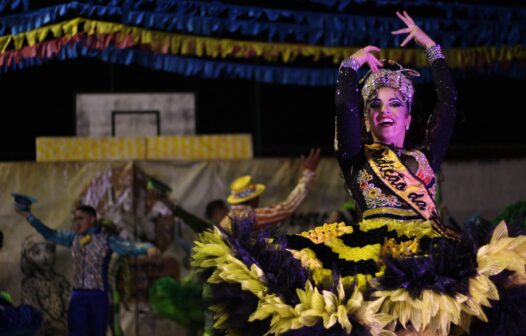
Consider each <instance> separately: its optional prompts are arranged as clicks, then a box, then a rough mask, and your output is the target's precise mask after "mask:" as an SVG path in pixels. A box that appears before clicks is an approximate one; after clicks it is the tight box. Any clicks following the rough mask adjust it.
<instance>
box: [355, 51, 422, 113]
mask: <svg viewBox="0 0 526 336" xmlns="http://www.w3.org/2000/svg"><path fill="white" fill-rule="evenodd" d="M385 63H386V64H388V65H390V66H392V67H395V68H397V69H395V70H390V69H385V68H382V69H380V70H378V71H377V72H371V71H369V72H368V73H367V74H366V75H365V76H364V77H363V78H362V79H361V80H360V83H363V82H365V84H364V85H363V87H362V97H363V100H364V101H367V99H369V97H370V96H371V94H373V92H375V91H376V90H378V89H379V88H381V87H390V88H393V89H396V90H398V91H399V92H400V93H401V94H402V95H403V96H404V98H405V99H406V101H407V102H408V103H409V105H411V103H412V102H413V95H414V93H415V89H414V87H413V82H412V81H411V79H410V77H418V76H420V73H418V72H417V71H415V70H413V69H407V68H404V67H402V66H401V65H400V64H398V63H397V62H395V61H392V60H387V61H385Z"/></svg>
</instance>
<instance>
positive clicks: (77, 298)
mask: <svg viewBox="0 0 526 336" xmlns="http://www.w3.org/2000/svg"><path fill="white" fill-rule="evenodd" d="M108 312H109V298H108V292H106V291H102V290H73V292H72V293H71V299H70V300H69V311H68V329H69V335H70V336H106V330H107V328H108Z"/></svg>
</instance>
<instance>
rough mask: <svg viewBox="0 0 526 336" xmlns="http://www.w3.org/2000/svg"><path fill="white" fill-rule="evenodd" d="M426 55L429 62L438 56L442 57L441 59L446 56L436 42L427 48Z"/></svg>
mask: <svg viewBox="0 0 526 336" xmlns="http://www.w3.org/2000/svg"><path fill="white" fill-rule="evenodd" d="M426 55H427V59H428V60H429V63H433V62H434V61H436V60H437V59H439V58H442V59H444V58H446V57H445V56H444V54H443V53H442V48H441V47H440V45H438V44H436V45H434V46H432V47H431V48H427V49H426Z"/></svg>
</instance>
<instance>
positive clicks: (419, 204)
mask: <svg viewBox="0 0 526 336" xmlns="http://www.w3.org/2000/svg"><path fill="white" fill-rule="evenodd" d="M365 155H366V157H367V161H368V163H369V166H370V167H371V169H372V170H373V172H374V174H375V175H376V176H377V177H378V178H379V179H380V180H381V181H382V182H383V184H384V185H385V186H386V187H388V188H389V189H390V190H391V191H392V192H393V193H395V194H396V195H397V196H398V197H400V198H401V199H403V200H404V201H405V202H406V203H407V204H409V205H410V206H411V208H412V209H413V210H415V212H416V213H418V214H419V215H420V216H421V217H422V218H423V219H425V220H430V221H432V222H433V223H434V224H435V225H433V227H435V229H436V230H437V231H438V232H440V233H441V234H444V235H447V236H456V233H455V232H453V231H451V230H449V229H447V228H445V227H444V226H443V225H442V224H441V221H440V216H439V214H438V211H437V208H436V204H435V201H434V200H433V197H431V194H430V193H429V190H427V188H426V186H425V184H424V183H423V182H422V181H421V180H420V179H419V178H417V177H416V176H415V175H413V173H411V171H410V170H409V169H408V168H407V167H406V166H405V165H404V164H403V163H402V161H400V159H399V158H398V156H397V155H396V154H395V152H394V151H392V150H391V149H390V148H388V147H386V146H384V145H381V144H378V143H375V144H371V145H366V146H365Z"/></svg>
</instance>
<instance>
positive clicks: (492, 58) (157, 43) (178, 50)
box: [0, 18, 526, 68]
mask: <svg viewBox="0 0 526 336" xmlns="http://www.w3.org/2000/svg"><path fill="white" fill-rule="evenodd" d="M79 32H84V33H86V34H88V35H99V34H115V33H117V34H119V35H120V38H118V39H117V41H119V40H124V39H125V38H127V37H128V35H131V36H132V37H133V41H132V42H131V43H130V45H128V47H132V46H148V47H149V48H150V49H151V50H152V51H154V52H157V53H162V54H173V55H183V56H196V57H210V58H226V57H233V58H244V59H247V58H253V57H261V58H263V59H265V60H266V61H268V62H277V61H281V62H285V63H289V62H293V61H294V60H296V59H297V58H298V57H307V58H310V59H312V60H314V61H317V60H320V59H330V60H332V62H333V63H335V64H337V63H339V62H340V61H342V60H343V59H345V58H346V57H348V56H350V55H352V54H353V53H354V52H355V51H357V50H358V49H359V47H327V46H318V45H308V44H297V43H269V42H257V41H242V40H232V39H218V38H209V37H201V36H194V35H185V34H179V33H168V32H161V31H156V30H150V29H145V28H140V27H133V26H127V25H123V24H120V23H113V22H104V21H97V20H90V19H84V18H75V19H72V20H69V21H65V22H61V23H56V24H52V25H48V26H44V27H41V28H38V29H34V30H30V31H27V32H23V33H20V34H17V35H5V36H1V37H0V53H3V52H5V51H6V50H7V49H8V48H14V49H16V50H20V49H21V48H22V47H24V46H25V45H29V46H33V45H35V44H37V43H41V42H43V41H44V40H46V39H49V38H58V37H62V36H73V35H75V34H77V33H79ZM444 53H445V55H446V58H447V59H448V64H449V66H450V67H452V68H462V67H468V66H481V65H486V64H491V63H493V62H503V61H513V60H519V61H521V60H526V48H525V47H524V46H523V45H516V46H512V47H495V46H475V47H468V48H451V49H447V50H445V51H444ZM379 57H380V58H386V59H394V60H397V61H398V62H399V63H402V64H407V65H411V66H415V67H427V66H429V63H428V61H427V59H426V56H425V53H423V52H422V50H421V49H420V48H414V49H411V48H385V49H382V51H381V52H379Z"/></svg>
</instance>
